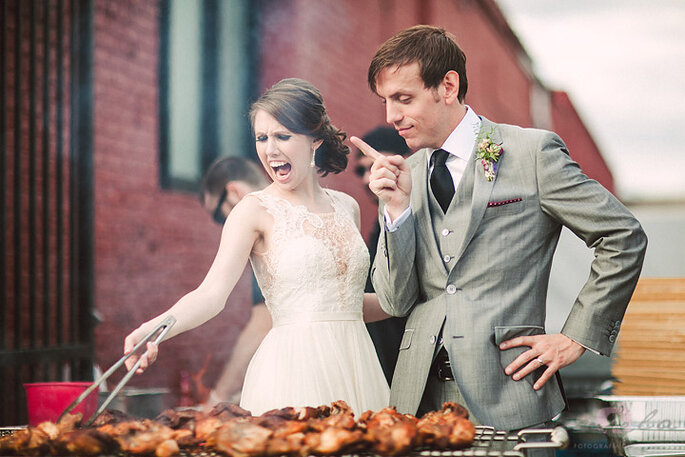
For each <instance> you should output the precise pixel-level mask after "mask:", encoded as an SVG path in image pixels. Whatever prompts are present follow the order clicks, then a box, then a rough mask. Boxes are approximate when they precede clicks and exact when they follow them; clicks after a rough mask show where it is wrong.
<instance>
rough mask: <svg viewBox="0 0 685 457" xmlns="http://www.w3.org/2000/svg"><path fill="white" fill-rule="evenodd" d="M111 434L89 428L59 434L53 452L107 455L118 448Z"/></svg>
mask: <svg viewBox="0 0 685 457" xmlns="http://www.w3.org/2000/svg"><path fill="white" fill-rule="evenodd" d="M118 447H119V446H118V444H117V442H116V441H115V440H114V438H112V437H111V436H109V435H107V434H105V433H102V432H100V431H98V430H95V429H92V428H89V429H82V430H74V431H71V432H67V433H64V434H62V435H61V436H59V438H57V439H56V440H55V442H54V443H53V451H54V452H53V454H60V455H89V456H90V455H105V454H111V453H113V452H114V451H116V450H117V449H118Z"/></svg>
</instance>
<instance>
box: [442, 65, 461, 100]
mask: <svg viewBox="0 0 685 457" xmlns="http://www.w3.org/2000/svg"><path fill="white" fill-rule="evenodd" d="M440 85H441V86H442V87H443V90H444V92H443V99H444V100H445V103H446V104H448V105H451V104H452V103H454V102H458V101H459V75H458V74H457V72H456V71H454V70H450V71H448V72H447V73H445V76H444V77H443V78H442V82H441V83H440Z"/></svg>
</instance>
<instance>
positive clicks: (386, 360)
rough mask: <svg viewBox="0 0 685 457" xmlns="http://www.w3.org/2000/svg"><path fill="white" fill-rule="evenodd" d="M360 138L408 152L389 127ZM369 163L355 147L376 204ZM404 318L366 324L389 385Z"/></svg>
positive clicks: (373, 236) (374, 239) (373, 243)
mask: <svg viewBox="0 0 685 457" xmlns="http://www.w3.org/2000/svg"><path fill="white" fill-rule="evenodd" d="M362 139H363V140H364V142H365V143H366V144H368V145H369V146H371V147H372V148H374V149H375V150H376V151H378V152H380V153H381V154H384V155H397V154H398V155H401V156H405V157H406V156H408V155H409V153H410V152H411V151H410V150H409V148H408V147H407V143H405V141H404V138H402V137H401V136H400V135H399V134H398V133H397V131H396V130H395V129H393V128H391V127H377V128H375V129H373V130H371V131H370V132H368V133H367V134H366V135H364V136H363V137H362ZM371 165H373V161H372V160H371V159H369V158H368V157H366V156H365V155H364V153H362V151H361V150H359V149H357V166H356V167H355V168H354V171H355V173H356V174H357V176H359V177H360V178H361V179H362V181H363V182H364V185H365V189H366V191H367V192H368V194H369V195H370V196H371V198H373V200H374V201H375V202H376V203H378V197H377V196H376V194H374V193H373V192H371V190H370V189H369V187H368V185H369V176H370V173H371ZM375 221H376V222H375V223H374V225H373V229H372V230H371V233H370V234H369V238H368V242H367V245H368V247H369V256H370V258H371V264H373V260H374V258H375V257H376V247H377V245H378V236H379V234H380V224H379V223H378V218H375ZM370 273H371V272H370V271H369V276H368V278H367V281H366V288H365V292H369V293H372V292H374V290H373V284H372V283H371V274H370ZM406 321H407V318H406V317H391V318H389V319H385V320H382V321H378V322H369V323H367V324H366V328H367V329H368V330H369V335H371V339H372V340H373V344H374V346H375V347H376V353H377V354H378V359H379V360H380V362H381V366H382V367H383V374H385V378H386V379H387V380H388V384H390V383H391V382H392V374H393V372H394V371H395V364H396V363H397V352H398V351H399V348H400V341H401V340H402V334H403V333H404V324H405V322H406Z"/></svg>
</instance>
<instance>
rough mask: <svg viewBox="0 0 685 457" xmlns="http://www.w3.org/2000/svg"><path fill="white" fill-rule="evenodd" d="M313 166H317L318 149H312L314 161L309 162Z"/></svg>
mask: <svg viewBox="0 0 685 457" xmlns="http://www.w3.org/2000/svg"><path fill="white" fill-rule="evenodd" d="M309 166H311V167H312V168H314V167H315V166H316V149H312V161H311V163H310V164H309Z"/></svg>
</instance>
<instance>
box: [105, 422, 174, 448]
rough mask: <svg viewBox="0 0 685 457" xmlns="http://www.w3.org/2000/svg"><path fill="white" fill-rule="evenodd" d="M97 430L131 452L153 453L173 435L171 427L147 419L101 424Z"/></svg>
mask: <svg viewBox="0 0 685 457" xmlns="http://www.w3.org/2000/svg"><path fill="white" fill-rule="evenodd" d="M97 430H99V431H100V432H102V433H105V434H107V435H109V436H111V437H112V438H114V439H115V440H116V441H117V443H119V446H120V447H121V449H122V450H123V451H125V452H130V453H133V454H151V453H154V452H155V449H156V448H157V446H159V445H160V444H161V443H162V442H164V441H166V440H169V439H172V437H173V436H174V431H173V430H172V429H171V428H169V427H167V426H166V425H162V424H160V423H157V422H154V421H152V420H149V419H143V420H140V421H130V422H122V423H120V424H108V425H103V426H102V427H99V428H98V429H97Z"/></svg>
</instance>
